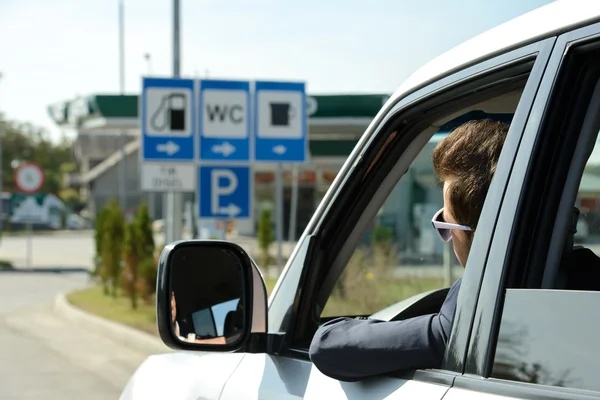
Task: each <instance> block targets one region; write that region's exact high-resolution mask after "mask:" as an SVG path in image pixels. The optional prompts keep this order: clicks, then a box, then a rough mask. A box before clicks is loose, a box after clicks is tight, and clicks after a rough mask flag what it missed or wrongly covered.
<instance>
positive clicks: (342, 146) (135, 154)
mask: <svg viewBox="0 0 600 400" xmlns="http://www.w3.org/2000/svg"><path fill="white" fill-rule="evenodd" d="M388 97H389V96H388V95H385V94H372V95H315V96H311V95H309V96H308V103H309V104H308V110H309V149H310V157H311V163H310V164H309V165H306V166H303V167H302V168H301V170H300V176H299V182H300V184H299V201H298V219H297V232H296V237H297V236H298V235H299V234H300V233H301V232H302V231H303V229H304V227H305V226H306V224H307V223H308V220H309V219H310V217H311V215H312V213H313V211H314V210H315V208H316V206H317V205H318V203H319V202H320V200H321V199H322V197H323V196H324V194H325V192H326V190H327V189H328V188H329V185H330V184H331V182H332V181H333V179H334V178H335V176H336V174H337V172H338V171H339V169H340V168H341V166H342V165H343V163H344V161H345V160H346V157H347V156H348V155H349V154H350V152H351V150H352V149H353V147H354V145H355V144H356V142H357V140H358V139H359V138H360V136H361V135H362V134H363V132H364V131H365V129H366V128H367V126H368V125H369V123H370V122H371V120H372V119H373V117H374V116H375V115H376V114H377V112H378V111H379V109H380V108H381V106H382V105H383V104H384V102H385V101H386V100H387V98H388ZM138 102H139V98H138V96H132V95H127V96H120V95H91V96H87V97H82V98H77V99H74V100H72V101H66V102H61V103H57V104H54V105H51V106H49V108H48V111H49V113H50V116H51V117H52V118H53V120H54V121H55V122H56V124H57V125H59V126H62V127H69V128H74V129H75V130H77V139H76V141H75V144H74V149H73V151H74V155H75V158H76V160H77V162H78V165H79V169H80V173H79V174H70V175H69V176H67V177H66V179H67V182H68V184H69V186H71V187H73V188H76V189H78V190H79V191H80V193H81V195H82V197H83V198H84V200H85V201H86V204H87V206H86V210H87V212H88V213H89V214H90V216H92V217H93V216H94V215H95V214H96V212H97V211H98V210H99V209H100V208H101V207H103V206H104V204H106V202H107V201H108V199H109V198H111V197H114V198H117V197H118V187H119V186H118V176H119V165H120V163H121V162H123V161H122V159H123V157H122V153H121V151H120V143H121V142H120V136H119V135H120V132H121V131H124V132H125V133H126V143H127V144H126V146H125V153H126V157H125V167H126V176H127V177H126V187H127V201H126V203H127V207H126V212H127V213H131V212H133V210H134V209H135V207H137V205H138V204H139V203H140V201H142V200H144V201H146V202H148V204H149V206H150V208H151V214H152V217H153V218H155V219H160V218H162V216H163V207H162V196H159V195H149V194H148V193H142V192H141V191H140V182H139V181H140V176H139V160H140V158H139V157H140V155H139V148H140V130H139V120H138ZM254 171H255V197H254V215H255V219H257V218H256V217H257V216H258V215H259V213H260V211H261V209H262V208H263V207H272V206H273V202H274V189H275V175H274V169H273V166H272V165H270V164H255V167H254ZM284 185H285V193H284V203H285V204H284V215H285V226H284V232H285V234H286V235H287V232H288V223H289V218H288V216H289V205H290V197H291V170H290V169H289V168H286V167H285V166H284ZM184 197H185V199H184V201H186V202H187V201H193V199H194V195H186V196H184ZM255 229H256V223H255V222H250V223H238V224H237V230H238V232H239V233H240V234H253V233H254V232H255Z"/></svg>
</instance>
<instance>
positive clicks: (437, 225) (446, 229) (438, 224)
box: [431, 208, 473, 243]
mask: <svg viewBox="0 0 600 400" xmlns="http://www.w3.org/2000/svg"><path fill="white" fill-rule="evenodd" d="M431 223H432V224H433V228H434V229H435V231H436V232H437V234H438V236H439V237H440V239H442V241H443V242H446V243H447V242H449V241H451V240H452V231H453V230H458V231H472V230H473V229H471V228H469V227H468V226H465V225H458V224H450V223H448V222H446V221H444V209H443V208H442V209H440V210H439V211H438V212H436V213H435V215H434V216H433V218H432V219H431Z"/></svg>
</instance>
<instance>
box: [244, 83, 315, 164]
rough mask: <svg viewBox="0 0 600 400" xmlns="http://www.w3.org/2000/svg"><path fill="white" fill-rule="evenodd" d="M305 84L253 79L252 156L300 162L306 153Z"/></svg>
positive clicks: (269, 160)
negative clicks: (253, 134) (253, 153)
mask: <svg viewBox="0 0 600 400" xmlns="http://www.w3.org/2000/svg"><path fill="white" fill-rule="evenodd" d="M305 91H306V87H305V84H304V83H295V82H256V86H255V92H254V115H255V117H254V124H255V138H254V140H255V142H254V143H255V144H254V148H255V159H256V161H266V162H304V161H306V158H307V153H308V141H307V140H308V134H307V132H308V129H307V118H306V92H305Z"/></svg>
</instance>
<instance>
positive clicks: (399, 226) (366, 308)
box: [321, 89, 521, 322]
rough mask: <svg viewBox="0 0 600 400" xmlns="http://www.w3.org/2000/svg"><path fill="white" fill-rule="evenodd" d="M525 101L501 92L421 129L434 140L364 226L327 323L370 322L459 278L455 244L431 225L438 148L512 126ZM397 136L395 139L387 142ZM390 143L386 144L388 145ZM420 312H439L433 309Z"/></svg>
mask: <svg viewBox="0 0 600 400" xmlns="http://www.w3.org/2000/svg"><path fill="white" fill-rule="evenodd" d="M520 95H521V89H517V90H513V91H511V92H509V93H503V94H501V95H499V96H495V97H493V98H490V99H489V100H486V101H484V102H480V103H478V104H476V105H473V106H472V107H469V108H467V110H465V111H464V112H462V113H460V114H459V115H456V114H457V113H452V114H451V115H449V116H447V117H444V118H442V119H440V120H438V121H435V123H433V124H431V125H430V126H428V127H427V128H426V129H424V130H423V132H422V135H427V136H429V137H430V138H429V140H428V141H427V142H426V144H425V146H424V147H423V148H422V149H421V151H420V152H419V153H418V155H417V157H416V158H415V159H414V161H413V162H412V164H411V165H410V167H409V168H408V170H407V171H406V173H405V174H404V175H403V176H402V178H401V179H400V180H399V181H398V182H397V183H396V185H395V186H394V188H393V189H392V191H391V193H390V194H389V195H388V196H387V198H386V199H385V202H384V203H383V205H381V206H380V207H379V209H378V211H377V214H376V216H375V218H374V219H373V220H372V222H371V224H369V226H368V227H367V231H366V232H365V233H364V234H363V236H362V238H361V240H360V241H359V243H358V245H357V246H356V248H355V250H354V251H353V253H352V256H351V258H350V260H349V261H348V262H347V264H346V266H345V268H344V269H343V271H342V272H341V274H340V276H339V277H338V279H337V281H336V283H335V286H334V288H333V290H332V292H331V295H330V296H329V298H328V299H327V302H326V304H325V307H324V308H323V311H322V312H321V319H322V322H323V321H326V320H329V319H331V318H334V317H339V316H354V317H356V316H361V317H368V316H370V315H372V314H374V313H377V312H379V311H381V310H383V309H385V308H386V307H389V306H392V305H393V304H396V303H399V302H402V301H403V300H406V299H409V298H411V297H413V296H416V295H419V294H422V293H424V292H430V291H434V290H437V289H441V288H448V287H449V286H451V285H452V284H453V283H454V282H455V281H456V280H457V279H458V278H460V277H461V276H462V273H463V268H462V266H461V265H460V263H459V262H458V259H457V257H456V255H455V254H454V249H453V246H452V243H451V242H448V243H444V242H442V241H441V240H440V238H439V237H438V235H437V233H436V231H435V230H434V229H433V226H432V223H431V219H432V217H433V216H434V214H435V213H436V212H437V211H438V210H440V209H441V208H442V207H443V194H442V185H441V183H440V181H439V179H438V178H437V176H436V175H435V173H434V169H433V162H432V153H433V149H434V148H435V146H436V145H437V144H438V143H439V141H440V140H442V139H443V138H445V137H446V136H448V135H449V134H450V133H451V132H452V131H453V130H454V129H455V128H456V127H458V126H459V125H461V124H462V123H464V122H467V121H471V120H480V119H486V118H490V119H493V120H497V121H501V122H505V123H507V124H510V122H511V120H512V116H513V113H514V111H515V110H516V107H517V105H518V102H519V99H520ZM395 135H396V132H392V133H391V134H390V137H391V138H393V137H394V136H395ZM390 142H391V141H388V143H386V144H388V146H391V143H390ZM384 148H385V146H384ZM382 150H383V149H382ZM380 154H381V152H380ZM378 155H379V154H378ZM386 156H387V157H393V153H388V154H387V155H386ZM377 161H379V157H377V160H376V161H375V162H377ZM443 298H444V296H441V299H442V300H443ZM439 306H441V303H440V304H439ZM438 309H439V308H438ZM423 312H426V313H429V312H437V310H436V308H435V307H433V308H431V307H429V306H428V307H427V308H426V309H424V310H423Z"/></svg>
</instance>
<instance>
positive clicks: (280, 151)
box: [273, 144, 287, 155]
mask: <svg viewBox="0 0 600 400" xmlns="http://www.w3.org/2000/svg"><path fill="white" fill-rule="evenodd" d="M286 151H287V149H286V148H285V146H284V145H282V144H280V145H277V146H275V147H273V153H275V154H279V155H282V154H283V153H285V152H286Z"/></svg>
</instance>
